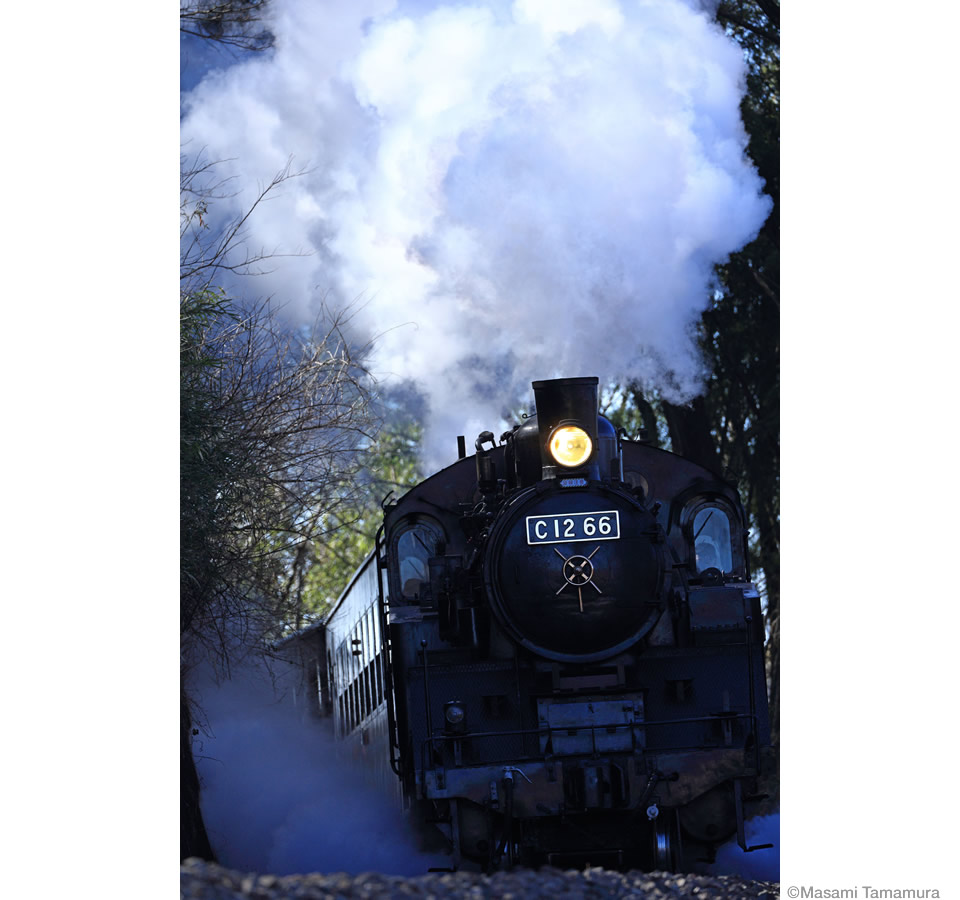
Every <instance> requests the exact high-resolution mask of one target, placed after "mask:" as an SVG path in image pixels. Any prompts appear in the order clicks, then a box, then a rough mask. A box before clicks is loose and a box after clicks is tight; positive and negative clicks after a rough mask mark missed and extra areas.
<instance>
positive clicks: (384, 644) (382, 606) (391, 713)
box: [374, 495, 402, 777]
mask: <svg viewBox="0 0 960 900" xmlns="http://www.w3.org/2000/svg"><path fill="white" fill-rule="evenodd" d="M388 496H389V495H388ZM382 537H383V525H381V526H380V527H379V528H378V529H377V535H376V538H375V539H374V546H375V550H374V552H375V554H376V566H375V568H376V572H377V598H378V601H379V602H378V604H377V611H378V612H379V613H380V653H381V656H382V658H383V694H384V699H385V700H386V701H387V733H388V734H389V743H390V750H389V753H390V768H391V769H393V772H394V774H395V775H397V776H398V777H402V770H401V759H400V741H399V737H398V727H397V714H396V710H395V709H394V705H393V704H394V698H393V662H392V659H391V653H392V649H393V648H392V647H391V646H390V632H389V630H388V624H389V623H388V622H387V609H386V601H385V598H384V596H383V571H382V567H381V565H380V549H381V547H382V546H383V544H382V543H381V538H382ZM394 750H396V751H397V754H396V756H394V753H393V751H394Z"/></svg>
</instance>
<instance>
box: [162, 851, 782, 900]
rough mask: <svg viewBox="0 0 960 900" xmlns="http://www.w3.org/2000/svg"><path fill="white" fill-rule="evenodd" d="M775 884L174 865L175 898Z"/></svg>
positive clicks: (647, 896)
mask: <svg viewBox="0 0 960 900" xmlns="http://www.w3.org/2000/svg"><path fill="white" fill-rule="evenodd" d="M779 896H780V885H779V884H777V883H774V882H769V881H746V880H744V879H742V878H739V877H737V876H735V875H721V876H710V875H674V874H668V873H665V872H636V871H631V872H625V873H624V872H615V871H611V870H609V869H601V868H590V869H586V870H585V871H583V872H578V871H573V870H570V871H561V870H560V869H551V868H548V867H545V868H542V869H538V870H536V871H533V870H530V869H515V870H513V871H509V872H497V873H496V874H494V875H481V874H479V873H473V872H433V873H430V874H428V875H419V876H417V877H415V878H407V877H404V876H400V875H379V874H376V873H364V874H361V875H347V874H345V873H343V872H339V873H335V874H330V875H324V874H319V873H315V874H310V875H284V876H279V875H256V874H250V873H243V872H235V871H233V870H231V869H225V868H223V867H222V866H218V865H215V864H213V863H208V862H204V861H203V860H199V859H188V860H186V861H185V862H184V863H183V864H182V865H181V867H180V897H181V898H182V900H288V898H289V900H293V898H298V900H347V898H354V897H356V898H372V897H378V898H382V897H425V898H429V897H433V898H437V900H443V898H453V897H465V898H471V900H486V898H490V900H494V898H496V900H529V898H539V897H542V898H570V900H573V898H590V900H594V898H596V900H600V898H610V897H622V898H634V900H641V898H642V900H667V898H677V897H696V898H713V897H718V898H721V897H722V898H730V900H741V898H742V900H751V898H757V900H775V898H778V897H779Z"/></svg>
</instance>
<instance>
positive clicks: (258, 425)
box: [180, 161, 377, 857]
mask: <svg viewBox="0 0 960 900" xmlns="http://www.w3.org/2000/svg"><path fill="white" fill-rule="evenodd" d="M210 171H211V170H210V167H209V166H207V165H205V164H202V163H198V162H196V161H195V162H194V163H193V164H187V165H184V166H183V168H182V195H181V223H182V228H181V238H182V243H181V249H182V257H181V264H182V265H181V295H180V429H181V430H180V476H181V487H180V509H181V522H180V528H181V533H180V538H181V548H180V564H181V570H180V633H181V797H182V804H183V806H182V817H181V854H182V855H183V856H187V855H201V856H207V857H209V856H210V855H211V854H212V851H211V849H210V846H209V842H208V841H207V840H206V832H205V829H204V827H203V822H202V816H201V815H200V809H199V784H198V781H197V777H196V770H195V768H194V765H193V758H192V755H191V754H190V752H189V751H190V744H191V737H192V731H193V724H194V723H195V722H196V720H197V717H198V713H199V711H198V710H197V709H196V708H195V707H193V706H192V705H191V703H190V699H189V695H188V691H187V690H186V686H185V685H186V677H187V675H188V673H189V670H190V667H191V666H193V665H195V664H197V663H198V662H201V661H203V662H206V663H209V664H212V665H213V666H215V667H216V668H217V669H218V670H219V671H221V672H226V671H228V670H229V662H230V656H231V653H232V652H234V651H235V650H236V649H237V648H238V647H241V646H244V645H252V644H257V643H259V644H260V645H268V644H269V643H270V641H271V639H272V638H275V637H277V636H279V635H280V634H281V633H283V631H284V630H285V629H286V628H287V627H288V626H289V624H290V623H291V621H296V620H297V618H298V616H299V615H300V614H301V610H300V608H299V606H298V603H297V599H296V597H295V596H294V595H293V594H292V592H291V590H290V587H289V585H290V570H291V566H290V564H289V560H290V559H291V558H296V557H297V556H298V555H303V554H304V553H305V552H306V550H305V548H308V547H310V546H311V545H312V542H314V541H315V540H317V539H318V538H319V537H320V536H321V535H322V534H323V531H324V528H325V525H324V523H325V521H326V519H327V518H328V517H329V516H331V515H334V514H336V513H337V511H338V510H339V509H340V508H341V507H346V506H347V505H348V504H351V503H353V502H354V497H355V493H356V490H357V484H356V479H355V476H356V473H357V472H358V470H359V468H360V466H361V463H362V456H361V451H362V450H363V449H364V448H366V447H368V446H369V445H370V443H371V436H372V435H373V434H374V432H375V429H376V425H377V423H376V420H375V418H374V416H373V415H372V413H371V404H370V399H371V395H370V387H369V379H368V377H367V373H366V371H365V369H364V368H363V365H362V362H361V359H360V357H359V356H358V355H357V353H356V351H355V350H354V349H353V348H351V345H350V343H349V342H348V340H347V339H346V337H345V335H344V332H343V327H344V325H345V321H344V319H343V318H342V317H338V316H330V315H327V316H325V317H324V318H322V319H321V320H319V321H318V327H317V328H315V329H314V330H313V331H312V332H310V333H305V332H302V331H291V330H290V329H289V328H287V327H285V326H284V324H283V322H282V320H281V318H280V317H279V316H278V315H277V314H276V312H275V309H274V307H273V306H272V305H271V304H270V303H269V302H268V301H262V302H256V303H253V304H249V303H247V304H244V303H241V302H239V301H237V300H235V299H232V298H230V297H229V296H228V295H227V294H226V292H225V291H224V289H223V288H222V287H220V286H218V284H217V281H218V278H221V277H223V275H224V274H225V273H233V274H236V273H241V274H242V273H249V272H250V271H252V270H253V268H252V267H255V266H256V264H257V263H258V262H259V261H261V260H263V259H266V258H267V256H268V255H269V254H264V253H261V252H252V253H251V252H248V251H247V249H246V248H245V247H244V246H243V225H244V223H245V222H246V221H247V220H248V218H249V216H250V215H251V214H252V213H253V212H254V211H255V209H256V206H257V204H258V203H259V202H261V201H262V200H263V198H264V197H265V196H266V195H267V194H268V193H269V192H270V191H271V190H273V189H275V188H276V187H277V186H278V185H280V184H282V183H283V181H284V180H285V179H286V178H287V177H290V175H289V172H283V173H280V174H279V175H278V176H277V178H276V179H274V180H273V182H271V184H270V185H269V186H268V187H267V188H266V189H264V191H263V192H262V193H261V194H260V197H259V198H258V199H257V200H256V201H255V202H254V204H253V206H252V207H251V208H250V209H249V210H247V211H246V212H245V213H244V214H243V215H240V216H238V217H236V218H235V219H233V220H231V221H230V222H228V223H227V224H226V225H225V226H223V227H222V228H220V229H216V230H213V229H210V228H209V226H208V222H207V217H208V213H209V209H208V205H209V204H210V203H211V202H213V201H214V199H215V198H216V196H219V195H218V194H217V190H218V188H219V186H218V187H217V188H207V187H203V185H204V184H205V183H206V182H205V181H204V178H203V177H202V176H203V175H209V174H210Z"/></svg>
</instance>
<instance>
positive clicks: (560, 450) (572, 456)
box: [550, 425, 593, 468]
mask: <svg viewBox="0 0 960 900" xmlns="http://www.w3.org/2000/svg"><path fill="white" fill-rule="evenodd" d="M591 453H593V441H591V440H590V435H588V434H587V433H586V432H585V431H584V430H583V429H582V428H577V427H576V425H564V426H563V427H562V428H558V429H557V430H556V431H555V432H554V433H553V434H552V435H551V436H550V455H551V456H552V457H553V458H554V459H555V460H556V461H557V462H558V463H560V465H561V466H567V467H569V468H573V467H574V466H580V465H583V464H584V463H585V462H586V461H587V460H588V459H589V458H590V454H591Z"/></svg>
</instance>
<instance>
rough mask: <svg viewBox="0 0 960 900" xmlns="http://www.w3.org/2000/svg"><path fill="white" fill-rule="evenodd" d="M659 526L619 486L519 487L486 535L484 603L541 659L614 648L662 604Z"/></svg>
mask: <svg viewBox="0 0 960 900" xmlns="http://www.w3.org/2000/svg"><path fill="white" fill-rule="evenodd" d="M663 548H664V544H663V542H662V533H661V532H660V531H659V529H658V527H657V523H656V520H655V519H654V517H653V515H652V514H651V513H650V512H649V511H648V510H646V509H644V508H643V507H642V506H640V505H639V504H638V503H637V502H636V501H635V500H634V499H633V498H631V497H629V496H627V495H625V494H623V493H622V492H620V491H618V490H613V489H608V488H606V487H604V486H602V485H598V484H592V485H590V486H589V487H586V488H583V489H574V490H570V489H563V488H560V487H558V486H555V482H554V483H549V484H548V485H544V484H541V485H539V486H538V487H533V488H529V489H527V490H526V491H524V492H523V493H521V494H520V495H519V496H518V498H517V500H516V501H515V502H514V503H512V504H511V505H510V507H509V509H508V511H507V512H506V513H505V514H504V515H502V516H501V517H500V519H499V521H498V522H497V524H496V525H495V526H494V528H493V529H492V531H491V534H490V540H489V541H488V543H487V546H486V550H485V560H484V572H485V575H486V581H485V585H486V590H487V595H488V597H489V598H490V605H491V607H492V609H493V611H494V613H495V614H496V615H497V617H498V618H499V619H500V621H501V622H502V624H503V625H504V627H505V628H506V629H507V631H508V632H509V633H510V634H511V636H512V637H513V638H514V640H516V641H517V642H518V643H520V644H522V645H523V646H525V647H527V648H528V649H530V650H532V651H533V652H535V653H537V654H538V655H540V656H543V657H546V658H548V659H554V660H558V661H566V662H588V661H592V660H598V659H604V658H606V657H608V656H612V655H613V654H615V653H618V652H620V651H622V650H624V649H626V648H627V647H629V646H631V645H632V644H634V643H635V642H636V641H637V640H639V639H640V638H641V637H643V636H644V635H645V634H646V633H647V632H648V631H650V630H651V629H652V628H653V626H654V624H655V623H656V620H657V618H658V617H659V614H660V612H661V611H662V609H663V602H662V596H661V595H662V589H663V579H664V571H665V556H664V549H663Z"/></svg>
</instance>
